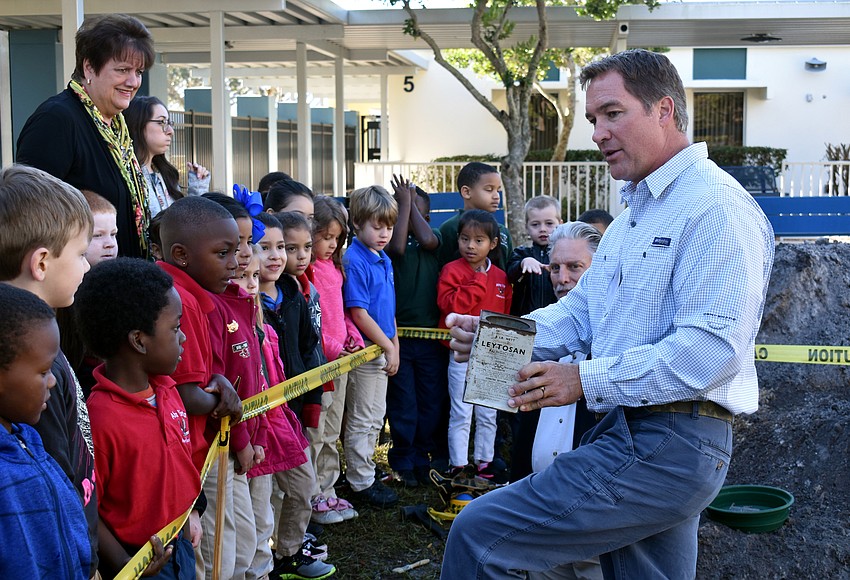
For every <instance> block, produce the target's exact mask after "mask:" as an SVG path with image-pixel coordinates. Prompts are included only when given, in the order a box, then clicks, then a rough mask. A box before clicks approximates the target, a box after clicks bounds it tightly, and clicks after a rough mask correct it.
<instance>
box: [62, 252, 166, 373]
mask: <svg viewBox="0 0 850 580" xmlns="http://www.w3.org/2000/svg"><path fill="white" fill-rule="evenodd" d="M173 286H174V281H173V280H172V279H171V276H169V275H168V274H167V273H166V272H165V271H163V270H162V269H161V268H159V267H157V266H156V265H154V264H152V263H150V262H148V261H146V260H140V259H138V258H116V259H115V260H106V261H104V262H101V263H100V264H98V265H97V266H95V267H94V268H92V269H91V270H90V271H89V273H88V274H86V276H85V278H83V283H82V284H80V288H79V289H78V290H77V294H76V295H75V296H74V318H75V320H76V323H77V328H78V329H79V333H80V336H81V337H82V339H83V342H85V344H86V346H87V347H88V349H89V350H90V351H91V352H92V353H93V354H94V355H95V356H97V357H99V358H102V359H108V358H110V357H113V356H115V355H116V354H117V353H118V351H119V350H120V349H121V346H122V345H124V344H126V343H127V337H128V335H129V334H130V332H132V331H134V330H140V331H142V332H144V333H145V334H153V332H154V328H155V327H156V320H157V318H159V314H160V313H161V312H162V310H163V309H164V308H165V307H166V305H167V304H168V292H169V291H170V290H171V288H173Z"/></svg>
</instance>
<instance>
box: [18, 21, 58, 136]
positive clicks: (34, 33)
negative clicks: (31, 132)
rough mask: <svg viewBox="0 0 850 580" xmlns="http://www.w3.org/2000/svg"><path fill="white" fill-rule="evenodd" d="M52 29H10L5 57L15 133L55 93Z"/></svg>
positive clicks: (54, 44)
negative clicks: (6, 59) (8, 65)
mask: <svg viewBox="0 0 850 580" xmlns="http://www.w3.org/2000/svg"><path fill="white" fill-rule="evenodd" d="M57 46H58V43H57V32H56V31H55V30H10V31H9V61H10V76H11V85H12V131H13V136H12V139H13V143H15V146H17V142H18V135H20V133H21V129H23V127H24V123H26V122H27V119H29V117H30V115H32V113H33V111H35V110H36V108H38V106H39V105H40V104H41V103H43V102H44V101H46V100H47V99H48V98H50V97H52V96H53V95H55V94H56V65H57V62H56V50H57Z"/></svg>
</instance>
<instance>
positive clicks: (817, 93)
mask: <svg viewBox="0 0 850 580" xmlns="http://www.w3.org/2000/svg"><path fill="white" fill-rule="evenodd" d="M667 55H668V57H669V58H670V59H671V61H672V62H673V64H674V65H675V66H676V68H677V69H678V70H679V74H680V75H681V76H682V79H683V81H684V83H685V86H686V93H687V97H688V103H689V108H690V111H689V112H690V113H692V112H693V111H692V108H691V107H692V101H693V92H694V88H693V87H695V86H696V87H697V88H696V90H698V91H707V90H722V91H732V90H744V91H745V92H746V98H745V111H744V116H745V121H744V144H745V145H749V146H767V147H781V148H785V149H787V150H788V157H787V160H788V161H793V162H806V161H819V160H821V159H824V157H825V147H824V143H833V144H837V143H842V142H843V143H848V142H850V112H848V110H850V48H845V47H783V46H765V47H748V50H747V80H746V81H743V82H741V81H694V80H693V51H692V50H691V49H689V48H679V49H672V50H671V51H670V52H669V53H667ZM812 57H817V58H818V59H820V60H823V61H826V62H827V67H826V70H824V71H820V72H813V71H809V70H806V68H805V62H806V60H808V59H810V58H812ZM396 78H397V79H398V80H397V81H395V80H394V79H396ZM470 78H471V79H472V80H473V82H474V83H475V84H476V86H479V87H482V88H484V89H485V90H487V89H488V88H489V87H494V86H495V84H494V83H491V82H490V81H487V80H483V79H478V78H476V77H475V76H474V75H470ZM391 79H393V80H391V83H390V92H389V101H390V118H391V124H390V157H391V158H392V159H393V160H404V161H411V162H414V161H428V160H431V159H433V158H435V157H438V156H443V155H460V154H476V153H503V152H504V150H505V149H506V144H505V137H504V131H503V130H502V128H501V125H499V124H498V122H496V121H495V120H494V119H493V118H492V117H491V116H490V115H489V113H487V112H486V111H485V110H484V108H483V107H481V105H479V104H478V103H477V102H476V101H474V100H473V99H472V97H471V96H470V95H469V94H468V93H467V92H466V90H465V89H464V88H463V87H462V86H461V85H460V83H458V82H457V80H455V79H454V78H453V77H451V76H450V75H449V74H448V73H447V72H446V71H444V70H443V69H442V67H440V66H439V65H437V64H432V65H431V67H430V68H429V70H427V71H423V72H420V73H419V74H417V75H416V76H415V78H414V82H415V83H416V88H415V90H414V91H413V92H412V93H405V92H404V91H403V90H402V82H403V78H402V77H391ZM485 94H487V95H489V94H490V92H489V90H487V92H485ZM809 94H810V95H812V100H811V101H810V102H809V101H807V100H806V95H809ZM765 96H767V97H768V98H764V97H765ZM577 97H578V103H577V107H576V119H575V123H574V126H573V131H572V133H571V135H570V141H569V148H570V149H594V148H595V147H596V146H595V145H594V143H593V141H592V140H591V135H592V131H591V129H592V127H591V126H590V124H589V123H588V122H587V121H586V120H585V118H584V93H583V92H582V91H581V90H578V91H577ZM423 136H424V137H423Z"/></svg>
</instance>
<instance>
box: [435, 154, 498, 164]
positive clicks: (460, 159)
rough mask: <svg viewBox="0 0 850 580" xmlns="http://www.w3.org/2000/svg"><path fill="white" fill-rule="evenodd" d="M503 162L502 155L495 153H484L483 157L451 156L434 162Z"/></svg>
mask: <svg viewBox="0 0 850 580" xmlns="http://www.w3.org/2000/svg"><path fill="white" fill-rule="evenodd" d="M501 160H502V156H501V155H496V154H495V153H484V154H482V155H449V156H447V157H437V158H436V159H433V160H432V161H433V162H434V163H452V162H456V163H469V162H470V161H483V162H485V163H487V162H495V163H498V162H499V161H501Z"/></svg>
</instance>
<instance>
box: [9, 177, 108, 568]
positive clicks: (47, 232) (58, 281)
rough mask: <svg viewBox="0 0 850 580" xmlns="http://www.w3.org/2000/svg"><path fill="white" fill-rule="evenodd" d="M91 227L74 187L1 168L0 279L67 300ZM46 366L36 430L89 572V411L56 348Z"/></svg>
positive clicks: (94, 527)
mask: <svg viewBox="0 0 850 580" xmlns="http://www.w3.org/2000/svg"><path fill="white" fill-rule="evenodd" d="M92 226H93V223H92V215H91V211H90V210H89V206H88V204H87V203H86V200H85V198H83V195H82V194H81V193H80V192H79V190H77V189H75V188H73V187H71V186H70V185H68V184H67V183H64V182H63V181H60V180H59V179H57V178H55V177H53V176H52V175H49V174H47V173H45V172H44V171H41V170H39V169H34V168H32V167H26V166H23V165H10V166H9V167H6V168H4V169H0V281H3V282H7V283H9V284H11V285H12V286H15V287H17V288H21V289H23V290H28V291H29V292H32V293H33V294H35V295H36V296H38V297H39V298H41V299H42V300H44V301H45V302H46V303H47V304H48V305H49V306H50V307H51V308H64V307H66V306H70V305H71V304H72V303H73V302H74V293H75V292H76V291H77V286H79V285H80V282H82V279H83V275H84V274H85V273H86V272H87V271H88V270H89V263H88V262H87V261H86V258H85V253H86V249H87V248H88V246H89V241H90V239H91V233H92ZM51 372H52V373H53V375H54V376H55V377H56V387H55V388H54V389H53V393H52V395H51V398H50V401H48V403H47V409H46V410H45V411H44V412H43V413H42V414H41V418H40V419H39V421H38V423H36V424H35V429H36V431H38V434H39V435H40V436H41V439H42V441H43V443H44V450H45V451H46V452H47V454H48V455H50V456H51V457H53V459H55V460H56V463H58V464H59V467H60V468H61V469H62V471H63V472H64V474H65V475H66V476H67V477H68V479H69V480H70V481H71V483H72V484H73V486H74V489H75V490H76V491H77V493H78V494H79V496H80V501H81V503H82V505H83V511H84V512H85V515H86V521H87V524H88V532H89V542H90V544H91V569H90V570H89V571H88V575H89V576H94V574H95V572H96V571H97V545H98V535H97V534H98V520H97V496H96V493H95V475H94V459H93V456H92V451H91V434H90V428H89V419H88V412H87V410H86V405H85V402H84V401H83V399H82V391H81V390H80V388H79V386H78V384H77V381H76V377H75V376H74V372H73V371H72V370H71V367H70V365H69V364H68V361H67V359H66V358H65V355H64V354H62V351H61V350H60V351H59V354H58V355H57V356H56V359H55V361H54V362H53V365H52V367H51Z"/></svg>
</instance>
